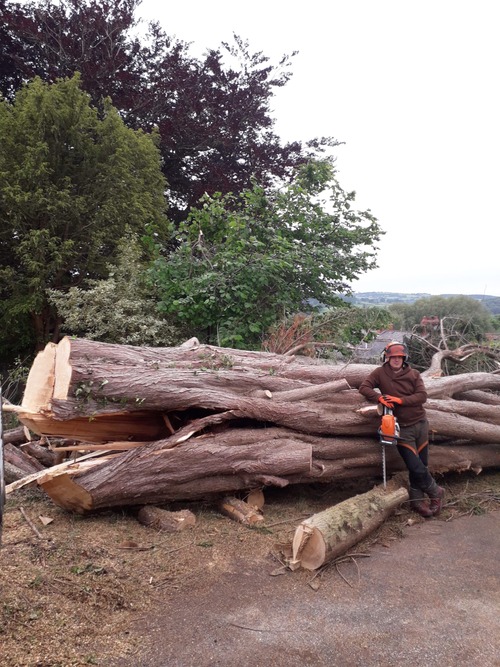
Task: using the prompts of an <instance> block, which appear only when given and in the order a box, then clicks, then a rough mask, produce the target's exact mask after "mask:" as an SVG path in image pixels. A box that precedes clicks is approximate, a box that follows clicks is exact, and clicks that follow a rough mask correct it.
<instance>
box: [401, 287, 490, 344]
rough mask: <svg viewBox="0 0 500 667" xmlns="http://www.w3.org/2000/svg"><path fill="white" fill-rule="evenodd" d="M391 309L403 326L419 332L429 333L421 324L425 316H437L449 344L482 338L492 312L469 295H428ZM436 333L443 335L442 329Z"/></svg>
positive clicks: (488, 327)
mask: <svg viewBox="0 0 500 667" xmlns="http://www.w3.org/2000/svg"><path fill="white" fill-rule="evenodd" d="M389 310H390V312H391V313H393V314H394V315H395V316H396V318H397V320H398V322H400V325H401V328H403V329H406V330H408V331H411V330H416V332H417V333H419V332H420V333H427V331H426V330H423V328H422V327H421V324H420V323H421V321H422V319H423V318H424V317H434V316H436V317H438V318H439V320H440V321H441V322H442V324H443V327H444V331H445V333H446V336H447V342H448V344H449V345H450V347H452V346H453V345H460V344H462V343H463V342H464V340H468V341H480V340H482V338H483V336H484V334H485V333H486V332H487V331H489V330H490V328H491V313H490V312H489V311H488V309H487V308H486V307H485V306H484V305H483V304H482V303H481V302H480V301H478V300H477V299H473V298H471V297H468V296H450V297H445V296H431V297H425V298H423V299H418V300H417V301H415V302H414V303H412V304H407V303H405V304H393V305H391V306H389ZM436 333H437V335H438V336H440V332H439V331H438V332H436Z"/></svg>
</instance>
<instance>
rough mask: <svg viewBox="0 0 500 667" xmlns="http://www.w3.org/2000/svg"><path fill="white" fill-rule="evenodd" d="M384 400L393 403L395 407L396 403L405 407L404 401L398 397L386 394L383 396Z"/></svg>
mask: <svg viewBox="0 0 500 667" xmlns="http://www.w3.org/2000/svg"><path fill="white" fill-rule="evenodd" d="M382 398H384V399H385V400H386V401H388V402H389V403H392V404H393V405H394V403H397V404H398V405H403V399H402V398H398V397H397V396H391V395H390V394H384V395H383V396H382Z"/></svg>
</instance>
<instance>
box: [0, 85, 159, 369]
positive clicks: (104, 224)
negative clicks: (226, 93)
mask: <svg viewBox="0 0 500 667" xmlns="http://www.w3.org/2000/svg"><path fill="white" fill-rule="evenodd" d="M0 143H1V145H2V151H1V153H0V220H1V226H0V267H1V269H0V297H1V306H0V325H1V326H0V345H1V348H2V352H3V354H4V355H8V356H15V355H16V354H17V353H19V352H24V351H25V350H26V349H27V348H28V347H29V346H30V345H31V346H32V347H33V345H35V346H36V347H40V346H42V345H43V344H44V343H45V342H47V341H48V340H50V339H54V340H55V339H57V337H58V330H59V325H60V318H59V317H58V316H57V315H56V313H55V310H54V307H53V306H51V305H50V304H49V303H48V300H47V288H51V289H56V290H63V291H64V290H67V289H68V288H70V287H72V286H79V285H80V286H81V285H82V284H84V282H85V281H86V280H88V279H98V278H101V277H105V276H106V275H107V267H108V264H109V263H110V262H112V261H113V259H114V257H115V255H116V251H117V244H118V242H119V240H120V238H121V237H122V236H123V235H124V232H125V230H126V229H127V228H128V229H130V230H131V231H132V232H138V233H139V234H141V233H143V232H144V230H145V229H146V227H147V226H148V225H149V226H151V227H152V228H154V230H155V232H156V234H157V235H159V238H162V239H164V238H166V233H167V230H168V226H167V221H166V217H165V196H164V192H165V182H164V178H163V176H162V173H161V168H160V156H159V152H158V149H157V147H156V145H155V139H154V137H153V136H150V135H147V134H145V133H143V132H142V131H133V130H131V129H129V128H127V127H126V126H125V125H124V123H123V121H122V120H121V118H120V116H119V114H118V112H117V111H116V110H115V109H114V108H113V107H112V106H111V104H110V103H106V104H105V107H104V111H103V112H102V113H101V114H98V112H97V111H96V109H95V108H93V107H92V106H91V104H90V102H89V97H88V95H87V94H86V93H84V92H83V91H82V90H81V89H80V85H79V77H78V76H77V75H75V76H74V77H73V78H72V79H66V80H60V81H58V82H57V83H54V84H50V85H49V84H45V83H43V82H42V81H41V80H40V79H35V80H34V81H33V82H32V83H31V84H29V85H27V86H26V87H24V88H23V89H22V90H21V91H20V92H19V93H18V94H17V95H16V98H15V99H14V100H13V102H9V101H7V100H0Z"/></svg>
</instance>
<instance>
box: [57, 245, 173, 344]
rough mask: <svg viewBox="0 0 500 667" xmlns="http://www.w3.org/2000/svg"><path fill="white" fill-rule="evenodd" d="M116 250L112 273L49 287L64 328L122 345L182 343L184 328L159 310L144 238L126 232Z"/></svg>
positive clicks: (86, 336)
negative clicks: (144, 257) (63, 289)
mask: <svg viewBox="0 0 500 667" xmlns="http://www.w3.org/2000/svg"><path fill="white" fill-rule="evenodd" d="M117 253H118V257H117V264H116V265H110V266H109V275H108V278H105V279H102V280H89V281H88V286H87V288H86V289H82V288H80V287H70V289H69V290H68V291H67V292H61V291H58V290H49V302H50V303H52V304H53V305H55V306H56V308H57V311H58V313H59V315H60V316H61V317H62V320H63V322H62V325H61V332H62V333H67V334H74V335H76V336H82V337H85V338H90V339H94V340H100V341H104V342H106V343H119V344H122V345H152V346H158V345H169V346H170V345H176V344H178V343H179V339H180V338H181V337H182V334H181V332H179V331H178V330H176V329H175V328H174V327H173V326H171V325H170V324H169V322H168V321H167V320H166V319H165V318H164V317H161V316H160V315H159V314H157V313H156V299H155V295H154V293H153V291H152V290H151V287H150V286H148V284H147V281H146V279H145V275H146V264H145V263H144V261H143V260H142V255H143V249H142V247H141V244H140V243H139V242H138V240H137V239H136V238H134V237H133V236H129V235H127V236H125V237H124V238H123V239H122V240H121V241H120V242H119V243H118V244H117Z"/></svg>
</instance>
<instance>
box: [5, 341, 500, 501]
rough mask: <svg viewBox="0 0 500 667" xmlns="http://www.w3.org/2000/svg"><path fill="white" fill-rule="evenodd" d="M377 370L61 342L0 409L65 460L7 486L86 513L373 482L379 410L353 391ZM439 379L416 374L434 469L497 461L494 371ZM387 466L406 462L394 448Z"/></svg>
mask: <svg viewBox="0 0 500 667" xmlns="http://www.w3.org/2000/svg"><path fill="white" fill-rule="evenodd" d="M373 368H375V367H374V366H370V365H366V364H345V365H331V364H325V363H322V362H320V361H318V360H313V359H310V358H306V357H293V356H286V355H276V354H271V353H265V352H251V351H242V350H233V349H228V348H219V347H215V346H208V345H200V344H199V343H198V341H196V339H192V340H190V341H187V342H186V343H185V344H183V345H181V346H179V347H175V348H145V347H144V348H143V347H133V346H124V345H112V344H105V343H98V342H95V341H89V340H83V339H71V338H63V339H62V340H61V342H60V343H59V344H57V345H55V344H52V343H51V344H49V345H47V347H46V348H45V350H43V351H42V352H40V353H39V355H38V356H37V358H36V359H35V361H34V363H33V366H32V368H31V371H30V374H29V378H28V382H27V386H26V391H25V394H24V397H23V401H22V404H21V405H20V406H4V410H11V411H14V412H16V413H17V414H18V417H19V420H20V422H21V423H22V424H23V425H24V426H25V427H26V428H28V429H29V430H30V431H31V432H32V433H34V434H37V435H38V436H40V438H42V440H41V441H40V442H41V443H42V444H41V445H40V442H39V443H35V444H36V446H38V447H40V446H42V448H43V447H44V445H45V447H44V448H45V451H46V453H47V454H48V455H50V456H56V455H57V456H61V454H64V456H70V457H71V458H70V459H67V460H66V461H64V462H63V463H58V464H57V465H51V466H50V467H46V463H45V464H43V470H37V471H34V470H30V471H29V473H30V474H29V476H28V477H26V478H24V479H23V480H18V481H15V482H13V483H12V484H11V485H10V489H9V487H7V491H9V490H12V489H14V488H18V486H19V485H20V484H22V483H27V481H30V482H31V481H36V482H37V483H38V484H39V485H40V486H41V487H42V488H43V489H44V490H45V491H46V492H47V493H48V494H49V496H50V497H51V498H52V499H53V500H54V502H55V503H57V504H58V505H59V506H61V507H64V508H66V509H68V510H72V511H76V512H79V513H85V512H88V511H93V510H96V509H100V508H108V507H116V506H141V505H149V504H161V503H167V502H170V501H178V500H193V499H204V498H208V497H218V498H223V497H224V496H228V495H229V496H232V495H233V494H236V493H237V492H239V491H241V492H243V491H245V490H249V489H258V488H265V487H266V486H278V487H284V486H286V485H289V484H300V483H311V482H330V483H331V482H335V481H340V480H346V479H363V478H367V477H369V478H377V477H379V476H380V474H381V451H380V445H379V443H378V439H377V437H376V432H377V427H378V423H379V417H378V416H377V414H376V409H375V406H373V405H370V404H368V403H367V402H366V401H365V399H364V398H363V397H362V396H361V395H360V394H359V392H358V391H357V387H358V386H359V384H360V382H361V381H362V380H363V379H364V378H365V377H366V375H367V374H368V373H369V372H371V371H372V370H373ZM435 375H436V373H433V374H432V376H427V377H425V378H424V380H425V383H426V388H427V391H428V395H429V400H428V403H427V405H426V407H427V413H428V417H429V422H430V426H431V431H432V442H433V447H432V454H431V468H432V471H433V472H434V473H444V472H447V471H460V470H467V469H473V470H475V471H476V472H479V471H481V470H482V469H485V468H491V467H498V466H499V465H500V410H499V406H500V376H499V375H496V374H494V373H468V374H463V375H458V376H453V377H435ZM31 451H32V452H34V451H36V448H33V447H32V448H31ZM26 454H27V455H30V456H31V454H28V453H26ZM82 455H84V456H82ZM48 460H49V459H48ZM38 461H40V459H38ZM387 466H388V470H389V472H390V473H395V472H397V471H400V470H402V469H403V465H402V463H401V461H400V458H399V456H398V454H397V452H396V451H394V450H393V449H392V448H388V451H387ZM27 472H28V471H27V470H26V473H27Z"/></svg>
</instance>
